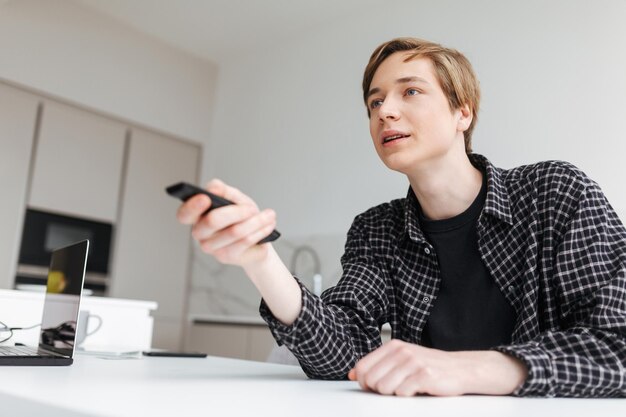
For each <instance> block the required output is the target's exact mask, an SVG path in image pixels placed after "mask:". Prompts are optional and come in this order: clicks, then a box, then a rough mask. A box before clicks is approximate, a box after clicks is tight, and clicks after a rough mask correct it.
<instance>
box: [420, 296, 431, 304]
mask: <svg viewBox="0 0 626 417" xmlns="http://www.w3.org/2000/svg"><path fill="white" fill-rule="evenodd" d="M422 301H424V302H425V303H427V302H429V301H430V297H428V296H426V297H424V298H422Z"/></svg>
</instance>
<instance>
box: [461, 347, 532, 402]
mask: <svg viewBox="0 0 626 417" xmlns="http://www.w3.org/2000/svg"><path fill="white" fill-rule="evenodd" d="M455 353H458V354H459V355H461V357H462V359H463V362H464V363H465V371H466V372H465V376H466V377H465V381H464V385H465V393H466V394H487V395H509V394H512V393H513V392H514V391H515V390H516V389H517V388H519V387H520V386H521V385H522V384H523V383H524V381H526V378H527V377H528V369H527V367H526V365H525V364H524V363H523V362H522V361H521V360H519V359H517V358H515V357H513V356H511V355H507V354H504V353H501V352H497V351H476V352H455Z"/></svg>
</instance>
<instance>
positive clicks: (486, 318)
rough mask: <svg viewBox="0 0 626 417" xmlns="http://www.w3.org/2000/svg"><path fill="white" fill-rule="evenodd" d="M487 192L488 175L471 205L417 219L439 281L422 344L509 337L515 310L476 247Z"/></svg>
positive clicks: (449, 345) (480, 345) (455, 345)
mask: <svg viewBox="0 0 626 417" xmlns="http://www.w3.org/2000/svg"><path fill="white" fill-rule="evenodd" d="M486 195H487V181H486V175H485V173H483V185H482V187H481V190H480V193H479V194H478V196H477V197H476V199H475V200H474V202H473V203H472V205H471V206H470V207H469V208H468V209H467V210H465V211H464V212H463V213H461V214H459V215H457V216H455V217H452V218H450V219H445V220H428V219H426V218H425V217H424V215H423V213H422V211H421V209H420V210H418V212H419V222H420V225H421V228H422V231H423V232H424V235H425V236H426V239H427V240H428V241H429V242H430V244H431V245H432V246H433V248H434V249H435V252H436V253H437V259H438V262H439V269H440V271H441V284H440V287H439V292H438V293H437V299H436V300H435V301H434V305H433V307H432V310H431V313H430V316H429V317H428V321H427V322H426V327H425V328H424V330H423V333H422V340H421V344H422V345H424V346H427V347H432V348H436V349H442V350H448V351H453V350H483V349H488V348H491V347H495V346H498V345H502V344H508V343H510V342H511V335H512V333H513V327H514V325H515V319H516V317H515V311H514V310H513V308H512V307H511V305H510V304H509V303H508V301H507V300H506V299H505V298H504V296H503V295H502V293H501V292H500V290H499V289H498V287H497V286H496V283H495V281H494V279H493V278H492V277H491V274H490V273H489V271H488V270H487V268H486V267H485V264H484V262H483V260H482V258H481V256H480V253H479V251H478V233H477V232H476V223H477V221H478V218H479V216H480V213H481V211H482V208H483V206H484V203H485V198H486Z"/></svg>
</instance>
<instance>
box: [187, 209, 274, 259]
mask: <svg viewBox="0 0 626 417" xmlns="http://www.w3.org/2000/svg"><path fill="white" fill-rule="evenodd" d="M248 207H249V206H248ZM248 207H247V208H246V209H245V210H241V213H244V214H243V215H244V216H245V214H250V215H249V216H247V217H244V218H242V217H238V216H239V214H240V213H233V214H231V213H228V214H226V215H224V216H220V217H223V218H220V219H216V220H212V219H211V218H212V217H214V218H217V216H213V214H221V213H219V212H220V211H223V212H226V211H227V210H226V209H230V207H224V208H223V209H220V210H215V211H214V212H211V213H209V214H208V215H207V216H205V219H206V223H208V224H210V223H211V222H212V221H214V222H224V223H225V224H226V223H228V225H227V226H225V227H222V228H219V229H213V227H215V226H208V225H207V224H203V223H205V221H204V220H203V221H201V222H199V223H198V224H197V225H196V226H194V230H193V231H192V234H193V235H194V238H196V240H198V242H199V243H200V247H201V249H202V251H203V252H206V253H208V254H210V255H213V256H214V257H215V259H217V260H218V261H219V262H221V263H226V264H234V265H241V266H243V265H245V264H248V263H250V262H253V261H257V260H260V259H262V258H263V257H264V256H265V255H266V254H267V246H268V245H257V243H258V242H259V241H260V240H262V239H263V238H264V237H266V236H267V235H269V234H270V233H271V232H272V231H273V230H274V228H275V227H276V214H275V212H274V211H273V210H270V209H267V210H263V211H262V212H258V211H257V212H254V213H250V211H248V210H249V208H248ZM231 211H233V212H234V210H231ZM231 216H232V217H231ZM227 217H228V219H227ZM235 218H236V219H237V220H235V221H233V219H235ZM205 233H206V234H207V235H204V234H205ZM196 236H197V237H196ZM205 236H206V237H205Z"/></svg>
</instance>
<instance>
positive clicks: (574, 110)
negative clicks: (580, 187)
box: [0, 0, 626, 360]
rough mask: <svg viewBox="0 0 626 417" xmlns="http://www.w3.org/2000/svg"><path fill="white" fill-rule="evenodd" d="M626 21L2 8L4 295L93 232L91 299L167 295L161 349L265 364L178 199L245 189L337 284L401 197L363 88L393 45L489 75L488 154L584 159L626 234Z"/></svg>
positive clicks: (390, 9) (159, 315) (393, 0)
mask: <svg viewBox="0 0 626 417" xmlns="http://www.w3.org/2000/svg"><path fill="white" fill-rule="evenodd" d="M625 20H626V2H624V1H622V0H599V1H595V2H588V1H584V0H574V1H566V0H554V1H550V2H546V1H539V0H531V1H525V2H519V1H510V0H507V1H495V0H493V1H489V0H476V1H471V2H467V1H452V0H443V1H437V2H434V1H422V0H388V1H385V2H381V1H373V0H341V1H336V0H316V1H301V0H291V1H287V0H265V1H254V0H177V1H166V0H2V1H0V186H1V189H2V191H3V196H2V198H1V201H2V203H1V204H0V288H6V289H12V288H24V289H29V288H32V287H31V286H32V285H37V284H41V283H42V282H43V278H42V271H43V273H45V268H46V265H47V256H49V250H50V248H52V247H54V246H55V245H58V244H60V243H63V242H64V241H66V240H71V239H73V238H76V237H90V238H91V239H92V240H94V246H93V251H92V254H91V258H90V267H89V272H88V275H87V288H89V289H90V290H91V291H93V294H94V295H102V296H109V297H117V298H129V299H139V300H151V301H157V302H158V309H157V310H156V311H155V312H154V314H153V315H154V318H155V323H154V336H153V345H154V346H155V347H163V348H171V349H181V348H186V349H197V350H204V351H207V352H209V353H211V354H218V355H224V356H234V357H241V358H249V359H259V360H264V359H265V358H266V357H267V355H268V354H269V352H270V350H271V349H272V339H271V336H270V335H269V332H268V331H267V329H266V327H265V326H264V325H263V323H262V321H261V320H260V318H259V317H258V312H257V310H258V304H259V296H258V294H257V293H256V290H255V289H254V287H253V286H252V284H251V283H250V282H249V281H248V280H247V279H246V277H245V276H244V274H243V273H242V272H241V271H240V270H239V269H238V268H233V267H228V266H222V265H220V264H218V263H216V262H214V261H213V260H212V259H210V258H209V257H208V256H205V255H203V254H202V253H201V252H200V251H198V250H197V247H196V245H195V244H193V243H192V242H191V240H190V238H189V228H187V227H183V226H181V225H179V224H178V223H177V222H176V219H175V212H176V208H177V207H178V203H177V202H176V201H175V200H174V199H172V198H169V197H167V196H166V195H165V193H164V192H163V189H164V188H165V186H167V185H169V184H171V183H173V182H177V181H180V180H186V181H189V182H193V183H198V184H204V183H206V181H208V180H209V179H210V178H213V177H219V178H221V179H223V180H224V181H226V182H228V183H230V184H232V185H234V186H236V187H238V188H240V189H241V190H243V191H244V192H245V193H247V194H248V195H250V196H252V197H253V198H254V199H255V200H256V201H257V203H258V204H259V206H260V207H262V208H265V207H271V208H274V209H275V210H276V212H277V213H278V229H279V230H280V232H281V233H282V237H281V238H280V239H279V240H278V241H277V242H276V243H275V246H276V248H277V250H278V251H279V253H280V254H281V256H282V257H283V260H284V261H285V263H286V264H287V265H288V266H289V267H290V268H291V270H292V272H293V273H295V274H296V275H298V276H299V277H301V278H302V280H303V281H304V282H305V283H306V284H307V285H309V286H310V288H311V289H315V290H316V291H319V290H321V289H326V288H328V287H329V286H332V285H333V284H335V283H336V282H337V280H338V279H339V277H340V275H341V267H340V263H339V258H340V256H341V254H342V251H343V245H344V242H345V234H346V232H347V230H348V228H349V226H350V224H351V222H352V219H353V218H354V216H355V215H357V214H358V213H360V212H362V211H364V210H366V209H367V208H369V207H371V206H373V205H376V204H379V203H381V202H385V201H388V200H391V199H394V198H401V197H404V196H405V195H406V191H407V187H408V183H407V181H406V180H405V178H404V177H403V176H402V175H400V174H397V173H394V172H390V171H389V170H387V169H386V168H385V167H384V165H383V164H382V163H381V162H380V161H379V160H378V157H377V155H376V153H375V151H374V149H373V146H372V144H371V139H370V137H369V133H368V122H367V117H366V111H365V108H364V105H363V103H362V99H361V97H362V96H361V91H360V83H361V77H362V72H363V69H364V67H365V64H366V63H367V60H368V58H369V56H370V54H371V52H372V51H373V49H374V48H375V47H376V46H377V45H378V44H380V43H381V42H383V41H386V40H389V39H390V38H393V37H397V36H415V37H421V38H426V39H430V40H434V41H438V42H441V43H443V44H445V45H447V46H451V47H454V48H457V49H460V50H461V51H463V52H464V53H465V54H466V55H467V56H468V58H469V59H470V60H471V61H472V63H473V65H474V67H475V70H476V72H477V74H478V77H479V79H480V81H481V86H482V93H483V99H482V103H481V111H480V114H479V122H478V125H477V128H476V131H475V133H474V150H475V151H476V152H478V153H482V154H484V155H486V156H488V157H489V158H490V159H491V161H492V162H493V163H495V164H496V165H498V166H502V167H513V166H516V165H521V164H524V163H532V162H536V161H539V160H546V159H563V160H568V161H570V162H572V163H574V164H576V165H577V166H579V167H580V168H582V169H583V170H584V171H586V172H587V173H588V174H589V175H590V176H591V177H592V178H594V179H595V180H596V181H597V182H598V183H599V184H600V185H601V186H602V188H603V190H604V191H605V193H606V195H607V196H608V198H609V200H610V201H611V202H612V204H613V206H614V208H615V209H616V210H617V212H618V213H619V214H620V216H621V218H622V219H626V193H625V192H624V181H625V180H626V175H625V174H624V171H623V165H622V163H623V158H624V155H625V154H626V137H625V136H626V134H625V133H624V120H626V100H624V97H626V77H624V74H626V26H625V25H624V24H623V22H624V21H625Z"/></svg>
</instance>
